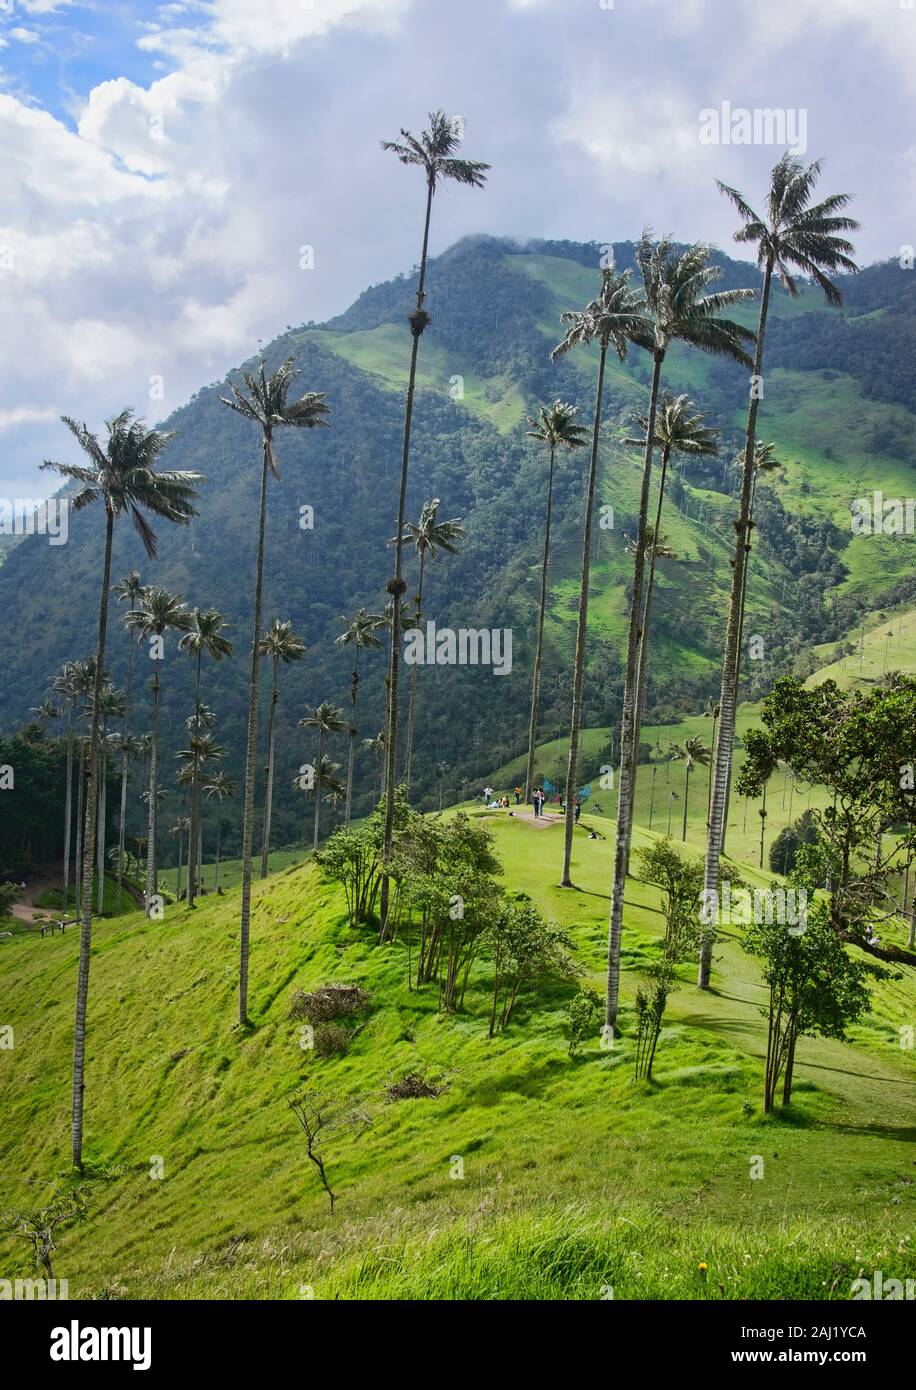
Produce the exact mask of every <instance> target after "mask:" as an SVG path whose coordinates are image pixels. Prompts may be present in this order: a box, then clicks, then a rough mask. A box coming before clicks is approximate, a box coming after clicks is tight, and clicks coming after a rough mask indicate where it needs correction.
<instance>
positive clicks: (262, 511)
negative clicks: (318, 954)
mask: <svg viewBox="0 0 916 1390" xmlns="http://www.w3.org/2000/svg"><path fill="white" fill-rule="evenodd" d="M269 459H270V435H269V434H265V436H264V458H263V462H262V464H261V500H260V506H259V509H258V561H257V576H256V579H255V589H254V627H253V630H252V637H251V674H250V677H249V681H248V737H247V741H246V745H245V802H244V810H243V813H242V920H241V929H240V932H239V939H240V940H239V1024H240V1026H241V1027H244V1026H245V1024H247V1022H248V952H249V934H250V927H251V850H252V843H253V841H254V779H255V767H256V763H257V753H258V693H259V692H258V639H259V638H260V635H261V595H262V591H263V587H264V526H265V520H266V515H267V470H268V462H269Z"/></svg>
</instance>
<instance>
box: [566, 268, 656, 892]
mask: <svg viewBox="0 0 916 1390" xmlns="http://www.w3.org/2000/svg"><path fill="white" fill-rule="evenodd" d="M629 281H630V272H629V271H628V270H625V271H623V273H622V274H617V273H615V272H614V271H613V270H610V269H608V270H605V271H604V273H603V275H602V278H601V289H600V290H599V292H598V295H597V297H596V298H595V299H593V300H592V302H591V303H590V304H588V305H586V307H585V308H584V309H582V310H571V311H568V312H566V313H564V314H563V315H562V318H563V320H564V322H566V323H568V324H569V328H568V329H567V331H566V335H565V337H564V338H563V340H562V342H560V343H558V344H557V346H556V347H555V348H554V350H553V354H552V356H553V359H554V361H556V359H557V358H558V357H562V356H563V354H564V353H567V352H569V350H570V349H571V348H573V347H580V346H588V344H590V343H592V342H594V341H595V340H596V339H597V342H598V383H597V387H596V390H595V414H594V419H593V422H592V452H591V459H590V462H589V469H588V481H587V483H586V488H585V519H584V522H583V527H582V568H581V574H580V578H579V618H578V624H577V627H576V655H575V662H574V666H573V694H572V717H571V721H570V730H569V762H568V765H567V771H566V825H565V832H564V842H563V872H562V875H561V877H560V886H561V887H562V888H571V887H572V886H573V885H572V879H571V878H570V876H569V869H570V860H571V857H572V837H573V827H574V825H575V801H576V775H577V768H578V760H579V729H580V727H581V724H582V688H583V681H584V676H585V646H586V639H587V633H588V586H589V578H590V574H591V563H592V512H593V510H594V500H595V487H596V483H597V478H598V440H599V435H600V431H601V410H602V396H603V394H604V370H605V362H606V359H607V352H608V348H609V347H613V349H614V351H615V352H616V353H617V357H618V359H619V360H620V361H621V362H623V361H625V359H626V355H627V350H628V348H629V345H630V343H638V344H640V345H641V346H644V347H645V346H648V344H649V342H650V325H649V324H648V323H647V322H646V319H645V317H644V315H643V305H644V299H643V296H642V295H641V294H639V293H637V292H636V291H634V290H633V289H632V288H631V286H630V283H629Z"/></svg>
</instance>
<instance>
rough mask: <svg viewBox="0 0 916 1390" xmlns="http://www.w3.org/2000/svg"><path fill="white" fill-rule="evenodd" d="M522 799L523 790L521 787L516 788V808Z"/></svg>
mask: <svg viewBox="0 0 916 1390" xmlns="http://www.w3.org/2000/svg"><path fill="white" fill-rule="evenodd" d="M521 799H522V789H521V787H516V788H515V804H516V806H517V805H518V804H519V802H520V801H521Z"/></svg>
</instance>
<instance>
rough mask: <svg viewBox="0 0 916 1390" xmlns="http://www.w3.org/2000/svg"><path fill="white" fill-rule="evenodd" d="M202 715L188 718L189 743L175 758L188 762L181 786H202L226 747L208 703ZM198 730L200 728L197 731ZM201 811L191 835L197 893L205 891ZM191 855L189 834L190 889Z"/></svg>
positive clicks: (180, 775) (182, 768) (203, 708)
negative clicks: (218, 737)
mask: <svg viewBox="0 0 916 1390" xmlns="http://www.w3.org/2000/svg"><path fill="white" fill-rule="evenodd" d="M198 710H199V711H200V713H199V714H196V713H195V714H192V715H191V716H190V718H189V719H188V720H187V730H188V746H187V748H182V749H181V750H180V751H179V752H178V753H177V754H176V757H179V758H184V759H185V762H184V763H183V764H182V767H181V769H180V771H179V774H178V782H179V784H180V785H181V786H186V787H189V788H193V787H194V786H195V785H196V786H197V787H198V789H199V788H200V783H201V778H202V776H203V772H204V769H205V768H206V766H207V764H208V763H211V762H214V761H219V759H220V758H221V757H222V756H223V754H224V753H225V751H226V749H225V748H224V747H223V746H222V745H221V744H218V743H217V741H216V736H215V735H214V734H213V733H212V727H213V718H212V711H210V710H208V708H207V706H206V705H199V706H198ZM206 714H209V715H210V721H209V728H208V729H206V731H205V724H204V719H205V716H206ZM198 730H199V731H198ZM201 819H202V818H201V814H200V810H199V809H198V813H197V816H196V818H195V817H193V816H192V817H191V834H192V835H193V836H194V838H195V845H194V859H195V864H196V869H195V876H194V877H195V881H194V892H195V893H201V892H203V887H202V883H203V826H202V824H201ZM190 872H191V854H190V837H189V840H188V892H189V893H190V892H191V878H190Z"/></svg>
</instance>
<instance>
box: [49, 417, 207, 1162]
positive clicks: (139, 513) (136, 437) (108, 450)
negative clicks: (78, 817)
mask: <svg viewBox="0 0 916 1390" xmlns="http://www.w3.org/2000/svg"><path fill="white" fill-rule="evenodd" d="M63 419H64V424H65V425H66V426H67V428H68V429H69V430H70V432H71V434H72V435H73V436H74V438H75V439H76V442H77V443H78V444H79V446H80V448H81V449H82V450H83V452H84V453H85V454H86V455H87V457H88V460H89V462H88V464H84V465H79V464H69V463H51V462H48V463H43V464H42V468H51V469H53V470H54V471H55V472H57V473H60V474H61V475H62V476H63V477H64V478H67V479H70V480H72V481H73V482H76V483H78V484H79V490H78V491H77V492H76V493H75V494H74V496H73V497H72V499H71V501H70V506H71V507H72V509H73V511H75V512H76V511H82V509H83V508H84V507H87V506H89V504H90V503H91V502H94V501H96V500H100V501H101V502H102V504H103V506H104V508H105V549H104V554H103V560H102V589H101V596H100V598H99V630H98V640H97V643H96V651H95V676H94V688H93V712H92V718H91V724H90V732H89V758H88V763H89V776H88V783H87V788H86V813H85V822H84V834H83V845H82V863H83V873H82V881H81V892H82V901H81V908H80V911H81V925H80V958H79V969H78V974H77V987H76V1026H75V1029H74V1035H73V1104H72V1117H71V1151H72V1157H73V1166H74V1167H75V1168H78V1169H81V1168H82V1163H83V1093H84V1071H85V1055H86V1006H87V1002H88V999H89V959H90V948H91V944H92V857H93V848H94V847H93V829H94V827H95V817H96V810H97V803H98V782H97V778H96V775H95V773H96V765H97V763H98V755H99V729H100V724H99V692H100V691H101V688H102V676H103V671H104V667H105V642H106V637H107V634H108V594H109V589H110V586H111V548H112V541H113V539H114V523H115V521H116V519H117V518H118V517H119V516H123V515H124V514H125V513H130V516H131V519H132V520H133V523H134V526H135V527H136V529H137V532H138V534H139V536H140V539H141V540H142V542H143V545H144V547H145V549H146V553H147V554H148V555H150V556H152V555H154V554H155V553H156V534H155V532H154V531H153V528H152V527H151V526H150V524H149V522H148V521H147V519H146V517H145V516H144V512H145V511H147V512H152V514H153V515H154V516H158V517H163V518H164V519H165V520H167V521H176V522H181V523H187V522H188V521H189V520H190V519H191V517H192V516H193V515H194V514H195V513H194V508H193V506H192V505H191V504H192V501H193V499H194V498H195V497H196V496H197V493H196V491H195V486H194V485H195V484H196V483H197V482H198V481H199V480H200V474H198V473H176V472H165V471H157V470H156V462H157V460H158V457H159V455H160V453H161V452H162V450H163V448H164V446H165V444H166V442H167V440H168V438H169V436H168V435H166V434H163V433H161V431H159V430H148V429H147V428H146V426H145V425H144V424H143V423H142V421H140V420H134V418H133V413H132V412H131V411H130V410H124V411H122V412H121V414H120V415H118V416H116V417H115V418H114V419H113V420H109V421H108V423H107V424H106V430H107V434H108V438H107V440H106V441H105V444H104V446H103V445H102V444H100V443H99V441H98V439H97V438H96V437H95V435H94V434H91V433H90V431H89V428H88V426H87V425H85V424H78V423H77V421H76V420H72V419H70V418H69V417H67V416H64V417H63Z"/></svg>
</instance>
